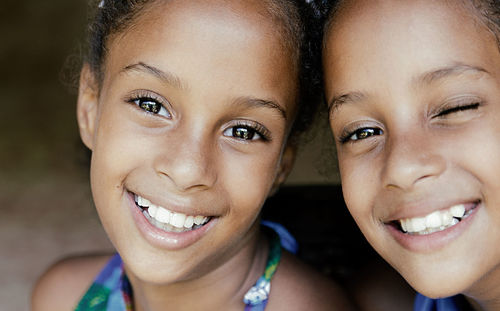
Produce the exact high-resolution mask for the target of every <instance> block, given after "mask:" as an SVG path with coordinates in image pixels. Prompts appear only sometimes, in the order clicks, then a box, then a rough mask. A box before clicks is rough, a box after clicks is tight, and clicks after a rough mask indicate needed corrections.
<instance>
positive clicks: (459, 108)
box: [434, 102, 481, 118]
mask: <svg viewBox="0 0 500 311" xmlns="http://www.w3.org/2000/svg"><path fill="white" fill-rule="evenodd" d="M480 105H481V102H472V103H470V102H469V103H465V104H463V103H462V104H457V105H454V106H451V105H450V106H451V107H450V106H445V107H443V108H442V109H441V111H439V112H438V113H437V114H436V115H435V116H434V118H441V117H444V116H446V115H448V114H452V113H455V112H460V111H465V110H476V109H478V108H479V106H480Z"/></svg>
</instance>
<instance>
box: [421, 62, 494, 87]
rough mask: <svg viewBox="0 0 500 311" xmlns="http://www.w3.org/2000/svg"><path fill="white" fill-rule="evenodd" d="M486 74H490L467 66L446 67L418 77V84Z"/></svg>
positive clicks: (481, 69) (482, 69) (475, 67)
mask: <svg viewBox="0 0 500 311" xmlns="http://www.w3.org/2000/svg"><path fill="white" fill-rule="evenodd" d="M466 73H469V74H484V73H487V74H489V72H488V71H487V70H486V69H484V68H481V67H477V66H470V65H466V64H455V65H451V66H446V67H442V68H438V69H435V70H431V71H429V72H426V73H424V74H422V75H420V76H418V77H417V79H416V80H417V82H419V83H420V84H422V83H423V84H431V83H433V82H437V81H439V80H441V79H444V78H448V77H450V76H460V75H463V74H466Z"/></svg>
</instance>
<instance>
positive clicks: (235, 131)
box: [224, 125, 262, 140]
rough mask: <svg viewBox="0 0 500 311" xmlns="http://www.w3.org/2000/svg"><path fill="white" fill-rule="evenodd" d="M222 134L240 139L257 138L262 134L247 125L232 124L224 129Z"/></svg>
mask: <svg viewBox="0 0 500 311" xmlns="http://www.w3.org/2000/svg"><path fill="white" fill-rule="evenodd" d="M224 136H229V137H234V138H237V139H241V140H257V139H261V138H262V136H261V135H260V134H259V133H258V132H257V130H255V129H253V128H251V127H249V126H241V125H239V126H233V127H230V128H228V129H227V130H225V131H224Z"/></svg>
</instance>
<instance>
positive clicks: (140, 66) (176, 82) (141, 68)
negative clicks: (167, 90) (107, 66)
mask: <svg viewBox="0 0 500 311" xmlns="http://www.w3.org/2000/svg"><path fill="white" fill-rule="evenodd" d="M128 71H138V72H143V73H147V74H150V75H153V76H155V77H156V78H158V79H160V80H162V81H163V82H165V83H168V84H170V85H172V86H174V87H176V88H178V89H184V88H185V86H184V85H183V83H182V82H181V79H180V78H179V77H177V76H176V75H175V74H173V73H171V72H168V71H164V70H161V69H159V68H157V67H155V66H151V65H148V64H146V63H143V62H138V63H137V64H132V65H128V66H127V67H125V68H123V69H122V70H121V71H120V72H128Z"/></svg>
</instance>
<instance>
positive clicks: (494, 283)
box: [465, 267, 500, 311]
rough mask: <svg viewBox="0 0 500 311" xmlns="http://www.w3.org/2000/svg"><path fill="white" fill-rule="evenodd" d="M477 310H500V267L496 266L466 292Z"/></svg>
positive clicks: (469, 300)
mask: <svg viewBox="0 0 500 311" xmlns="http://www.w3.org/2000/svg"><path fill="white" fill-rule="evenodd" d="M465 297H466V299H467V301H468V302H469V303H470V304H471V305H472V307H473V308H474V310H477V311H494V310H500V267H496V268H495V269H493V271H491V272H490V273H488V274H487V276H485V277H483V278H482V279H480V280H479V281H478V282H476V284H475V285H474V286H472V287H471V289H470V290H469V291H467V292H466V293H465Z"/></svg>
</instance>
